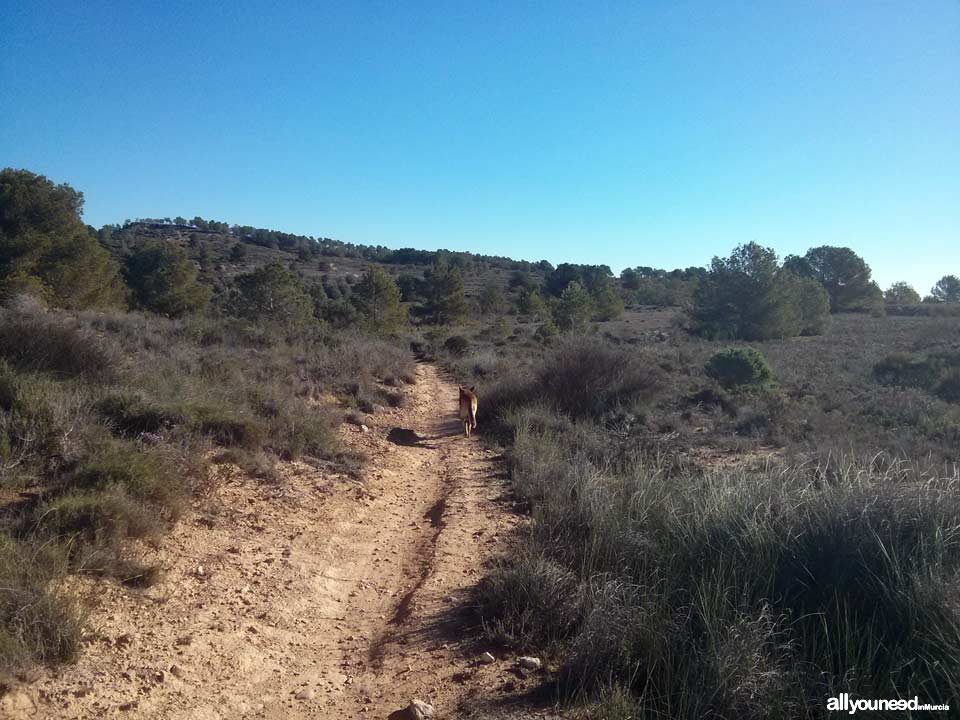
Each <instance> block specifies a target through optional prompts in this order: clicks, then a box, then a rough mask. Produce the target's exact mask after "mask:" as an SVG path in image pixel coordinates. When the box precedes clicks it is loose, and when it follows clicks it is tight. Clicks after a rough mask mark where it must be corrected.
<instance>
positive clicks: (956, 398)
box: [934, 368, 960, 403]
mask: <svg viewBox="0 0 960 720" xmlns="http://www.w3.org/2000/svg"><path fill="white" fill-rule="evenodd" d="M934 392H935V393H936V395H937V397H939V398H940V399H941V400H944V401H946V402H950V403H960V368H951V369H950V370H948V371H947V372H946V373H944V375H943V378H942V379H941V380H940V382H939V383H938V384H937V387H936V389H935V390H934Z"/></svg>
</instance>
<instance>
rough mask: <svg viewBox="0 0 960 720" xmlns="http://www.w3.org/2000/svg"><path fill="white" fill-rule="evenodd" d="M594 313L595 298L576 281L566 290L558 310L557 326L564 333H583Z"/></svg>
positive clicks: (561, 297) (561, 296)
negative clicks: (570, 331)
mask: <svg viewBox="0 0 960 720" xmlns="http://www.w3.org/2000/svg"><path fill="white" fill-rule="evenodd" d="M592 312H593V298H591V297H590V293H588V292H587V291H586V289H584V287H583V285H581V284H580V283H579V282H577V281H576V280H574V281H572V282H571V283H569V284H568V285H567V287H566V288H564V290H563V293H562V294H561V295H560V303H559V304H558V305H557V309H556V322H557V326H558V327H559V328H560V329H561V330H564V331H569V330H576V331H582V330H583V329H584V328H585V327H586V325H587V322H588V321H589V320H590V315H591V313H592Z"/></svg>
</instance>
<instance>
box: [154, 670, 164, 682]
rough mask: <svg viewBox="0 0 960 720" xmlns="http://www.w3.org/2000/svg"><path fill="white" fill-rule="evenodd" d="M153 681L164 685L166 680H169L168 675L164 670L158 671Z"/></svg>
mask: <svg viewBox="0 0 960 720" xmlns="http://www.w3.org/2000/svg"><path fill="white" fill-rule="evenodd" d="M153 679H154V680H156V681H157V682H158V683H162V682H163V681H164V680H166V679H167V674H166V673H165V672H164V671H163V670H157V671H156V672H155V673H154V674H153Z"/></svg>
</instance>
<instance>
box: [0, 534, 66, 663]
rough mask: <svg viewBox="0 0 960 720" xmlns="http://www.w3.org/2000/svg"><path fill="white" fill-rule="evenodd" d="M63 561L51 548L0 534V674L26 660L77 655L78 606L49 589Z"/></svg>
mask: <svg viewBox="0 0 960 720" xmlns="http://www.w3.org/2000/svg"><path fill="white" fill-rule="evenodd" d="M63 565H64V563H63V560H62V557H61V555H60V553H59V549H58V548H57V547H55V546H50V545H43V546H36V545H33V544H30V543H26V542H19V541H16V540H14V539H12V538H10V537H9V536H7V535H3V534H0V676H3V675H5V674H6V673H10V672H13V671H14V670H16V669H18V668H19V667H21V666H23V665H26V664H30V663H51V664H52V663H57V662H69V661H71V660H73V659H74V658H75V657H76V654H77V651H78V649H79V646H80V634H81V620H80V617H79V614H78V611H77V608H76V607H75V605H74V604H73V602H71V601H70V600H69V599H68V598H67V597H66V596H64V595H62V594H58V593H57V592H55V591H54V589H53V588H52V583H53V581H54V580H56V579H57V578H59V577H60V575H61V574H62V572H63V569H64V568H63Z"/></svg>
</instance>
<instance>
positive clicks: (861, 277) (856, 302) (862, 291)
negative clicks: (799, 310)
mask: <svg viewBox="0 0 960 720" xmlns="http://www.w3.org/2000/svg"><path fill="white" fill-rule="evenodd" d="M784 267H785V268H787V269H788V270H792V271H793V272H795V273H796V274H798V275H801V276H805V277H812V278H814V279H815V280H817V281H818V282H819V283H820V284H821V285H823V287H824V289H826V291H827V293H828V294H829V295H830V310H831V312H835V313H836V312H849V311H862V310H866V309H871V308H872V307H873V306H874V305H875V304H876V302H877V300H878V297H877V293H878V290H879V288H877V287H876V284H875V283H874V282H873V281H872V280H871V279H870V266H869V265H867V263H866V262H864V260H863V258H862V257H860V256H859V255H857V254H856V253H855V252H854V251H853V250H851V249H850V248H846V247H833V246H830V245H823V246H821V247H816V248H811V249H810V250H808V251H807V254H806V255H804V256H803V257H802V258H801V257H797V256H796V255H791V256H789V257H787V258H786V260H785V261H784Z"/></svg>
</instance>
